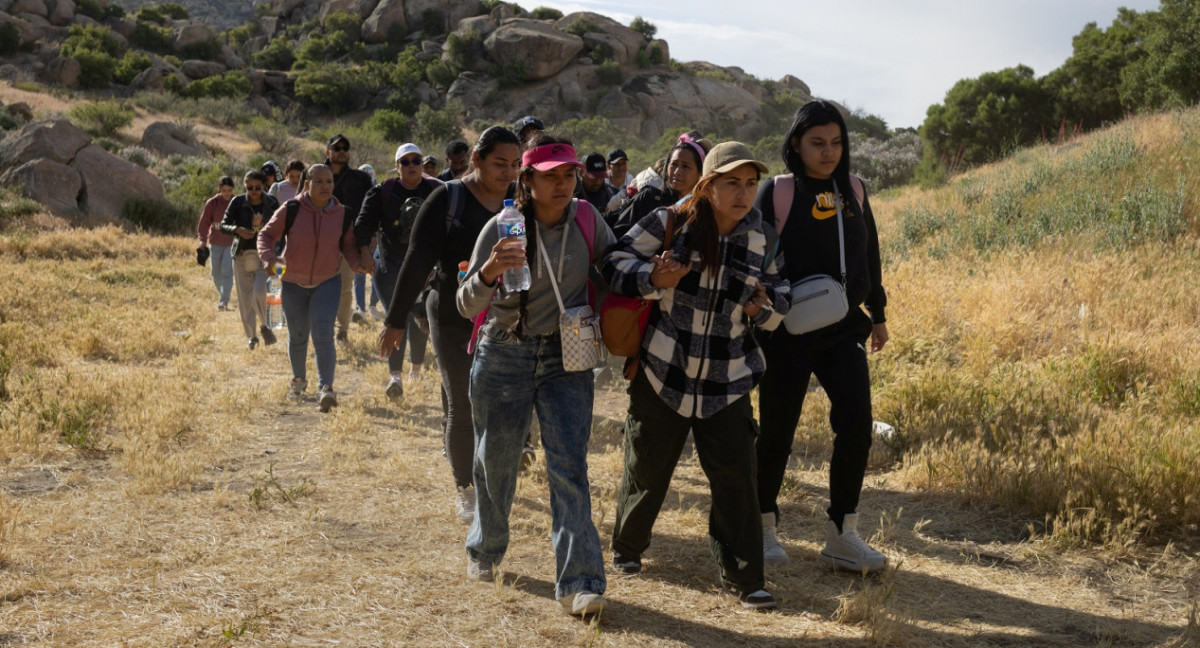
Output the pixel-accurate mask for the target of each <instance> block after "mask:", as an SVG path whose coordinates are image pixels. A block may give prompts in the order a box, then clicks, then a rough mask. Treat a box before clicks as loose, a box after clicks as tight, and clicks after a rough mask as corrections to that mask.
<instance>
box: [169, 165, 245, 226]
mask: <svg viewBox="0 0 1200 648" xmlns="http://www.w3.org/2000/svg"><path fill="white" fill-rule="evenodd" d="M153 170H154V175H156V176H158V178H159V179H160V180H162V183H163V190H164V192H165V193H166V197H167V200H168V201H170V202H171V204H173V205H181V206H190V208H191V209H192V210H194V211H193V212H192V213H198V211H199V209H200V207H201V206H202V205H204V201H206V200H208V199H209V198H211V197H212V195H213V194H215V193H216V192H217V182H218V181H219V180H220V179H221V176H232V177H234V178H240V177H242V175H244V174H245V173H246V171H249V170H250V167H249V166H247V165H246V164H245V163H244V162H239V161H236V160H231V159H228V158H219V159H218V158H196V157H183V156H180V155H172V156H170V157H168V158H166V159H164V160H160V161H159V162H158V163H156V164H155V166H154V169H153Z"/></svg>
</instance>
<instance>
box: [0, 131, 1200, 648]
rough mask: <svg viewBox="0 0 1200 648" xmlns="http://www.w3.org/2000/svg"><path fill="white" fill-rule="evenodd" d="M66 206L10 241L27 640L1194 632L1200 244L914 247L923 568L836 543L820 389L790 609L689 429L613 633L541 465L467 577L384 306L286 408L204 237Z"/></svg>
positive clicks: (156, 642)
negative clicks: (711, 527) (827, 535)
mask: <svg viewBox="0 0 1200 648" xmlns="http://www.w3.org/2000/svg"><path fill="white" fill-rule="evenodd" d="M1149 123H1150V124H1151V125H1153V123H1155V122H1153V121H1151V122H1149ZM1034 163H1036V160H1035V161H1034ZM1017 172H1020V171H1019V170H1018V171H1017ZM980 173H994V174H1000V175H1002V174H1004V173H1005V171H1004V169H1002V168H999V167H998V168H995V169H985V170H982V171H980ZM1009 173H1010V174H1011V173H1016V172H1013V171H1012V170H1011V169H1010V170H1009ZM989 182H990V180H989ZM989 191H990V190H989ZM963 194H964V190H963V189H962V185H953V186H951V187H950V188H948V189H945V190H942V191H940V192H936V193H915V192H912V191H907V192H905V193H903V194H902V195H900V196H897V197H893V198H890V199H888V198H881V199H880V200H879V201H878V203H877V204H876V210H877V212H878V213H879V214H880V218H881V225H882V228H883V236H884V237H885V240H886V239H887V237H898V236H900V234H899V229H900V223H899V220H900V219H899V217H898V216H896V215H897V214H900V213H902V211H903V210H904V209H906V208H911V206H912V205H921V204H923V205H938V204H944V205H950V204H952V203H954V201H957V200H960V196H961V195H963ZM1187 196H1188V201H1189V203H1188V204H1191V203H1192V201H1193V200H1194V199H1193V196H1194V192H1193V191H1192V190H1191V189H1188V193H1187ZM1189 213H1192V212H1189ZM1192 218H1193V221H1192V228H1193V231H1194V217H1192ZM31 220H37V218H34V219H26V221H24V222H26V223H28V222H30V221H31ZM39 222H41V223H42V225H41V226H40V227H37V228H23V227H21V226H20V224H19V223H18V224H16V225H12V226H10V227H9V229H7V230H5V231H0V273H2V274H3V276H4V277H5V290H3V291H0V466H2V468H0V646H7V645H21V646H47V647H49V646H71V647H75V646H105V647H108V646H205V647H208V646H213V647H216V646H328V645H352V646H447V647H448V646H613V647H635V646H655V647H657V646H695V647H708V646H810V645H811V646H835V647H851V646H914V647H916V646H922V647H923V646H934V647H960V646H961V647H967V646H1062V647H1068V646H1195V645H1197V637H1198V636H1200V634H1198V630H1197V623H1196V595H1195V592H1196V589H1197V586H1198V585H1200V569H1197V565H1196V554H1195V552H1196V547H1195V543H1194V542H1193V541H1192V540H1191V536H1194V533H1195V526H1194V525H1195V517H1194V515H1195V513H1194V507H1195V506H1196V503H1195V501H1194V500H1195V499H1196V494H1197V493H1198V492H1200V490H1198V489H1195V488H1193V486H1194V484H1195V483H1196V482H1195V480H1197V479H1198V478H1197V477H1195V475H1196V474H1200V468H1198V467H1197V462H1198V461H1200V460H1198V459H1197V457H1196V453H1197V450H1195V448H1197V447H1200V444H1198V443H1196V441H1197V439H1196V430H1195V423H1194V421H1195V417H1196V414H1197V412H1196V411H1195V410H1191V409H1188V408H1189V407H1191V405H1190V404H1189V403H1191V401H1189V400H1188V396H1189V394H1188V392H1187V389H1188V387H1189V386H1191V385H1195V384H1196V383H1195V382H1194V380H1195V379H1196V378H1195V377H1196V376H1200V360H1198V358H1200V346H1198V344H1197V343H1196V342H1195V340H1194V339H1192V338H1193V336H1192V335H1191V328H1192V322H1195V321H1196V315H1197V311H1198V310H1200V304H1198V300H1200V297H1197V293H1196V291H1195V290H1194V288H1193V287H1192V286H1190V285H1189V284H1188V281H1187V278H1188V277H1189V276H1192V275H1194V274H1195V268H1196V267H1197V265H1196V261H1197V254H1196V250H1195V246H1194V243H1193V242H1192V239H1190V238H1188V237H1184V238H1182V239H1179V240H1177V241H1176V242H1175V243H1173V244H1171V245H1166V246H1157V247H1156V246H1155V245H1153V244H1152V243H1146V244H1143V245H1140V246H1138V247H1136V248H1133V249H1121V250H1107V249H1103V248H1095V247H1092V246H1088V245H1085V244H1075V243H1074V242H1072V241H1071V240H1068V237H1064V238H1062V239H1058V240H1053V241H1049V242H1047V243H1046V244H1044V245H1038V246H1014V247H1011V248H1007V249H1005V250H1001V251H988V250H984V251H973V250H970V249H957V248H947V249H946V250H943V251H935V252H930V250H929V249H928V248H927V247H926V248H923V247H921V246H914V247H913V248H911V249H910V250H908V252H907V253H906V255H907V256H903V257H899V258H897V259H896V260H895V261H893V262H891V263H890V264H889V267H888V270H887V272H888V278H889V281H888V284H889V287H890V288H891V306H890V308H889V312H890V313H891V331H892V335H893V341H892V342H891V345H890V346H889V348H888V349H886V350H885V352H884V353H882V354H879V355H878V356H875V357H873V358H872V363H873V371H874V372H875V377H876V389H877V394H876V399H875V400H876V403H877V406H876V414H877V418H880V419H882V420H887V421H889V422H891V423H894V424H895V425H896V426H897V429H898V434H899V436H898V438H897V439H896V440H894V441H893V442H890V443H879V444H877V447H876V449H875V450H873V453H872V460H871V465H872V470H871V472H870V474H869V475H868V477H867V482H866V487H865V491H864V495H863V506H862V513H863V521H862V527H863V530H864V535H865V536H866V537H867V538H868V539H869V540H870V541H871V542H872V543H874V544H875V545H876V546H878V547H879V548H880V549H882V550H884V551H885V552H886V553H888V554H889V555H890V556H891V557H892V559H893V568H891V569H889V570H888V571H887V572H886V573H884V574H882V575H879V576H877V577H869V578H862V577H859V576H857V575H853V574H846V573H838V572H834V571H831V570H829V569H827V568H826V567H824V566H822V565H821V564H820V563H818V562H817V560H816V556H817V554H818V552H819V551H820V548H821V542H822V535H821V533H822V531H821V529H822V523H823V519H824V512H823V509H824V507H825V494H826V487H825V483H826V479H827V474H826V471H825V461H826V459H827V457H828V453H829V447H830V438H829V433H828V427H827V423H826V422H825V421H826V418H827V416H828V403H827V401H826V400H825V399H824V397H823V396H822V395H821V394H820V392H814V393H812V394H810V395H809V400H808V406H807V407H806V411H805V413H804V418H803V420H802V423H801V429H800V431H799V432H798V436H797V443H796V452H795V456H794V461H793V466H792V467H791V469H790V470H789V472H788V476H787V481H786V483H785V485H784V491H783V494H782V498H781V506H782V509H783V514H784V515H783V519H782V522H781V536H782V540H783V542H784V544H785V546H786V547H787V549H788V551H789V553H790V554H791V556H792V563H791V564H790V565H789V566H787V567H785V568H780V569H770V570H768V574H767V576H768V589H769V590H771V591H772V592H773V593H774V594H776V595H777V596H778V597H779V598H780V600H781V603H782V605H781V609H780V610H779V611H778V612H776V613H770V614H758V613H751V612H746V611H743V610H741V609H740V607H738V606H736V605H735V604H731V603H730V602H728V601H726V600H723V599H722V598H721V597H720V596H719V595H718V593H717V589H716V587H717V579H716V569H715V566H714V564H713V561H712V558H711V557H710V556H709V553H708V548H707V546H708V544H707V540H706V526H707V501H708V495H707V484H706V482H705V479H704V477H703V474H702V472H701V471H700V469H699V466H698V462H697V461H696V459H695V457H694V456H693V455H692V454H691V449H690V448H688V449H687V450H685V453H684V456H683V458H682V459H681V462H680V465H679V468H678V470H677V473H676V477H675V480H674V488H673V491H672V493H671V494H670V495H669V497H668V499H667V503H666V505H665V506H664V510H663V512H662V515H661V516H660V519H659V522H658V525H657V527H656V530H657V533H656V535H655V539H654V544H653V546H652V547H651V549H650V550H649V552H648V553H647V554H646V573H645V574H644V575H642V576H641V577H638V578H632V579H631V578H617V577H615V576H612V577H611V578H610V581H609V589H608V597H609V599H610V601H611V608H610V610H609V611H608V612H607V613H606V614H605V615H604V616H603V618H601V619H600V620H598V621H596V622H592V623H588V622H581V621H579V620H578V619H574V618H571V617H568V616H566V615H564V614H563V613H562V612H561V611H560V609H559V608H558V606H557V604H556V603H555V602H554V601H553V600H552V592H553V578H554V573H553V559H552V553H551V548H550V540H549V517H548V509H549V506H548V493H547V491H546V479H545V475H544V471H543V469H542V467H541V466H540V465H539V466H537V467H536V468H535V470H534V471H533V472H532V473H531V474H529V475H526V476H525V477H523V478H522V479H521V481H520V484H519V486H518V492H517V497H516V503H515V506H514V511H513V516H512V532H513V540H512V545H511V548H510V551H509V554H508V556H507V558H506V559H505V561H504V563H503V565H502V568H503V570H504V579H503V582H502V583H500V584H496V585H483V584H479V583H474V582H469V581H467V580H466V578H465V560H464V554H463V549H462V544H463V539H464V535H465V527H464V526H463V525H462V524H460V523H459V522H458V521H457V520H456V519H455V517H454V513H453V502H452V490H453V488H452V483H451V480H450V479H449V475H448V472H449V471H448V467H447V465H446V462H445V459H444V458H443V457H442V456H441V435H440V433H439V431H438V425H439V418H440V403H439V397H438V388H437V383H436V374H435V373H434V372H432V371H430V372H427V373H426V374H425V376H423V378H422V379H421V380H420V381H419V382H418V383H417V384H415V385H413V386H412V387H411V388H410V389H409V390H408V393H407V395H406V399H405V401H404V402H403V403H402V404H400V405H397V404H393V403H390V402H388V401H387V400H386V399H384V398H383V397H382V395H381V391H382V389H381V388H382V386H383V384H384V382H385V380H386V370H385V368H384V365H383V364H382V363H381V362H380V361H378V360H375V359H374V358H372V357H371V345H372V341H373V337H374V333H375V331H374V330H373V329H368V328H356V329H354V330H353V331H352V334H351V340H350V344H349V345H348V346H347V347H343V348H342V350H341V351H340V352H339V355H340V356H341V357H340V358H339V365H338V380H337V386H338V388H339V393H340V399H341V401H342V406H341V407H340V408H338V409H337V410H335V411H334V412H333V413H331V414H328V415H320V414H318V413H317V412H316V409H315V406H314V404H313V403H312V402H308V403H303V404H293V403H290V402H288V401H287V400H286V398H285V385H286V381H287V377H288V375H289V371H288V368H287V362H286V355H285V352H284V350H283V348H282V347H281V345H276V346H274V347H269V348H260V349H258V350H256V351H254V352H249V351H247V350H246V349H245V347H244V344H243V340H242V339H241V332H240V326H239V325H238V324H237V321H236V320H237V317H236V315H235V314H234V313H216V312H215V309H214V308H213V301H214V300H213V296H212V289H211V284H210V282H209V280H208V276H207V270H202V269H200V268H198V267H196V266H195V265H193V264H192V262H191V261H190V254H191V247H192V244H191V243H190V242H189V241H187V240H186V239H182V238H165V237H151V236H144V235H138V234H127V233H124V232H122V231H120V230H117V229H112V228H110V229H102V230H93V231H82V230H67V229H55V228H54V227H53V223H49V222H47V221H45V220H44V219H43V220H41V221H39ZM931 245H934V244H931ZM1047 288H1051V289H1047ZM310 371H311V369H310ZM1189 380H1191V381H1193V382H1188V381H1189ZM1173 390H1174V391H1173ZM1180 390H1182V391H1180ZM624 398H625V397H624V395H623V394H622V393H621V392H620V391H616V390H602V391H601V392H599V395H598V399H597V407H596V410H595V425H594V429H595V433H594V436H593V442H592V445H591V448H590V462H589V466H590V472H591V478H592V488H593V507H594V519H595V521H596V524H597V528H598V529H599V531H600V533H601V538H602V541H603V542H605V543H607V541H608V539H609V538H610V533H611V528H612V523H613V514H614V511H613V509H614V505H613V497H614V492H615V487H616V484H617V481H618V479H619V476H620V471H621V466H622V457H621V438H620V425H621V421H622V420H623V411H624ZM1105 476H1107V478H1108V481H1102V479H1101V478H1102V477H1105ZM1180 486H1182V487H1183V488H1184V489H1185V490H1182V491H1181V490H1179V488H1178V487H1180ZM1188 489H1190V490H1188ZM1063 493H1066V494H1067V503H1068V505H1066V506H1064V505H1063V503H1062V502H1061V501H1060V500H1061V499H1062V494H1063ZM1108 497H1113V498H1115V501H1113V502H1111V504H1110V505H1109V506H1108V507H1107V508H1104V507H1096V506H1095V505H1094V504H1095V502H1096V501H1099V499H1103V498H1108ZM1172 497H1174V498H1175V499H1174V500H1172V499H1170V498H1172ZM1071 498H1074V499H1071ZM1122 498H1124V499H1122ZM1039 506H1041V507H1048V509H1047V510H1050V511H1053V512H1054V515H1057V516H1058V519H1053V517H1054V516H1051V518H1052V519H1049V520H1047V519H1044V518H1045V516H1044V515H1043V513H1042V512H1041V511H1042V509H1040V508H1038V507H1039ZM1088 507H1091V512H1090V517H1089V513H1088V512H1087V510H1086V509H1087V508H1088ZM1147 509H1149V510H1147ZM1031 526H1032V527H1033V529H1032V532H1031V530H1030V527H1031Z"/></svg>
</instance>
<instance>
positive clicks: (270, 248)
mask: <svg viewBox="0 0 1200 648" xmlns="http://www.w3.org/2000/svg"><path fill="white" fill-rule="evenodd" d="M296 200H298V201H299V202H300V209H299V211H297V212H296V220H295V222H293V223H292V229H291V230H289V231H288V233H287V242H286V243H285V244H284V248H283V260H284V262H285V263H287V270H286V271H285V272H284V273H283V280H284V281H287V282H289V283H294V284H300V285H301V286H316V285H317V284H320V283H321V282H323V281H325V280H326V279H329V278H330V277H332V276H334V275H336V274H338V272H339V271H340V270H341V267H342V257H343V256H344V257H346V261H347V262H349V263H350V266H351V267H358V265H359V263H360V261H361V257H360V256H359V253H358V247H357V246H355V244H354V230H353V229H347V230H345V233H343V232H342V216H343V214H344V213H345V209H344V208H343V207H342V204H341V203H340V202H338V201H337V199H336V198H330V200H329V204H328V205H326V206H325V209H318V208H317V207H316V205H313V204H312V201H311V200H309V198H308V193H307V192H305V193H302V194H300V195H299V196H296ZM286 220H287V203H284V204H283V205H282V206H280V207H279V209H278V210H276V211H275V213H274V214H273V215H272V216H271V220H269V221H267V224H266V225H265V226H264V227H263V228H262V231H260V232H259V233H258V257H259V258H260V259H262V260H263V263H270V262H271V261H273V260H274V259H275V243H276V242H277V241H278V240H279V239H280V237H282V236H283V228H284V223H285V221H286Z"/></svg>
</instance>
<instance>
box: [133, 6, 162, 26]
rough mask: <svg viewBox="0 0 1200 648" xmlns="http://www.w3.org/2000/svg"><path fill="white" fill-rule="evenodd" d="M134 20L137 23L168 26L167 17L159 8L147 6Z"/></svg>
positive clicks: (140, 10) (138, 12) (134, 16)
mask: <svg viewBox="0 0 1200 648" xmlns="http://www.w3.org/2000/svg"><path fill="white" fill-rule="evenodd" d="M133 19H134V20H135V21H137V22H147V23H157V24H159V25H166V24H167V17H166V16H165V15H163V12H161V11H159V10H158V8H157V7H152V6H150V5H146V6H144V7H142V8H141V9H138V10H137V12H136V13H134V14H133Z"/></svg>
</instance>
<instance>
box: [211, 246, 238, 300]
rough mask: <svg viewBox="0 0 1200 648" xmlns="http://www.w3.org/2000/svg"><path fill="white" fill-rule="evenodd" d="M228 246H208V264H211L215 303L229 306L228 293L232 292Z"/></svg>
mask: <svg viewBox="0 0 1200 648" xmlns="http://www.w3.org/2000/svg"><path fill="white" fill-rule="evenodd" d="M231 248H232V246H230V245H212V244H209V246H208V253H209V255H210V256H209V259H208V261H209V263H211V264H212V268H211V270H212V282H213V287H214V288H216V289H217V303H218V304H220V305H221V306H228V305H229V293H230V292H232V291H233V253H232V251H231Z"/></svg>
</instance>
